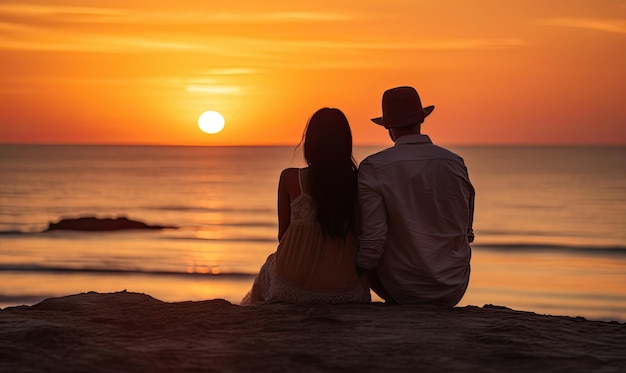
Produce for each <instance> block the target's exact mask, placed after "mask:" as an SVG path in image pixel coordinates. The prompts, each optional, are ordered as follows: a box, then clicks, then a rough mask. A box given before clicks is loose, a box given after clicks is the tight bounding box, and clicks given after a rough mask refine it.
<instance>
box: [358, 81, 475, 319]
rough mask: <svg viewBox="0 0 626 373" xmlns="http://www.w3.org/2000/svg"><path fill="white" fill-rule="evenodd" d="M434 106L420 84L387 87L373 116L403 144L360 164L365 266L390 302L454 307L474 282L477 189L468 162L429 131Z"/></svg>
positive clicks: (361, 263) (361, 261)
mask: <svg viewBox="0 0 626 373" xmlns="http://www.w3.org/2000/svg"><path fill="white" fill-rule="evenodd" d="M434 108H435V107H434V106H428V107H425V108H423V107H422V103H421V100H420V97H419V95H418V93H417V91H416V90H415V89H414V88H412V87H398V88H393V89H390V90H388V91H386V92H385V93H384V95H383V100H382V109H383V116H382V117H380V118H374V119H372V121H373V122H374V123H376V124H378V125H381V126H383V127H385V128H386V129H387V130H388V131H389V135H390V137H391V139H392V140H393V141H394V142H395V144H394V146H392V147H390V148H388V149H385V150H383V151H381V152H379V153H376V154H373V155H370V156H369V157H367V158H366V159H365V160H363V162H362V163H361V165H360V166H359V173H358V180H359V205H360V208H361V235H360V237H359V246H360V247H359V252H358V255H357V268H358V269H359V271H360V272H365V271H367V272H368V274H369V278H370V286H371V288H372V290H374V292H376V293H377V294H378V295H379V296H380V297H381V298H383V299H384V300H386V301H387V302H390V303H399V304H418V303H429V304H438V305H444V306H450V307H452V306H454V305H456V304H457V303H458V302H459V301H460V300H461V298H462V297H463V295H464V294H465V291H466V289H467V285H468V282H469V276H470V257H471V248H470V242H472V241H473V240H474V232H473V229H472V222H473V216H474V195H475V193H474V187H473V186H472V183H471V182H470V180H469V176H468V173H467V168H466V167H465V164H464V162H463V159H462V158H461V157H459V156H458V155H456V154H454V153H452V152H451V151H449V150H446V149H444V148H442V147H439V146H436V145H434V144H433V143H432V141H431V140H430V138H429V137H428V136H427V135H423V134H421V125H422V123H423V122H424V119H425V118H426V117H427V116H428V115H429V114H430V113H431V112H432V111H433V110H434Z"/></svg>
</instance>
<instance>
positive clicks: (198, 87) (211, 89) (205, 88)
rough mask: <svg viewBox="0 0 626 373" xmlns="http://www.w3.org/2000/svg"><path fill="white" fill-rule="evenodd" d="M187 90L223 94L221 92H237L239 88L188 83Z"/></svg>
mask: <svg viewBox="0 0 626 373" xmlns="http://www.w3.org/2000/svg"><path fill="white" fill-rule="evenodd" d="M187 92H193V93H209V94H221V95H223V94H232V93H239V92H240V88H239V87H237V86H219V85H211V86H208V85H190V86H189V87H187Z"/></svg>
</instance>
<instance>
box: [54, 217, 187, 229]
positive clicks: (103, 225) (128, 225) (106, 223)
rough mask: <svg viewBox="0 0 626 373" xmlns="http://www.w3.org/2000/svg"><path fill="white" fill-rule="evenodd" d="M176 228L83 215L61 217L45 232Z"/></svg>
mask: <svg viewBox="0 0 626 373" xmlns="http://www.w3.org/2000/svg"><path fill="white" fill-rule="evenodd" d="M167 228H176V227H168V226H161V225H148V224H146V223H144V222H140V221H135V220H130V219H128V218H125V217H121V218H115V219H111V218H105V219H100V218H96V217H81V218H76V219H61V220H59V222H58V223H52V222H51V223H50V224H49V225H48V229H46V230H45V231H44V232H49V231H55V230H72V231H118V230H126V229H167Z"/></svg>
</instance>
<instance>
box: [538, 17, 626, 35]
mask: <svg viewBox="0 0 626 373" xmlns="http://www.w3.org/2000/svg"><path fill="white" fill-rule="evenodd" d="M539 23H540V24H543V25H548V26H557V27H571V28H579V29H585V30H594V31H604V32H612V33H619V34H624V33H626V21H625V20H611V19H592V18H550V19H543V20H540V21H539Z"/></svg>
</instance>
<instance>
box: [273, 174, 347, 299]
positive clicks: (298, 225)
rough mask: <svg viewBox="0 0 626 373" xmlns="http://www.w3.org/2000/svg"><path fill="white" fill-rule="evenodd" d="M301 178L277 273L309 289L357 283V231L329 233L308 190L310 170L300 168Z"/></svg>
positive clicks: (280, 252) (279, 248) (279, 254)
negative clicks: (332, 234) (336, 235)
mask: <svg viewBox="0 0 626 373" xmlns="http://www.w3.org/2000/svg"><path fill="white" fill-rule="evenodd" d="M297 178H298V185H299V192H300V193H299V194H298V195H297V196H295V198H293V199H292V201H291V203H290V208H291V214H290V225H289V227H288V228H287V230H286V231H285V233H284V235H283V237H282V239H281V241H280V243H279V245H278V249H277V251H276V268H275V269H276V275H277V276H278V277H279V278H281V279H282V280H283V281H287V282H289V283H291V284H293V285H296V286H301V287H304V288H308V289H316V290H336V289H346V288H349V287H353V286H354V285H355V284H356V282H357V280H358V276H357V274H356V269H355V260H356V250H357V239H356V237H355V234H354V233H353V231H349V232H347V233H346V234H345V235H344V236H342V237H335V236H330V235H328V234H325V233H324V231H323V230H322V228H321V226H320V224H319V223H318V222H317V221H316V213H317V206H316V203H315V201H314V200H313V197H312V196H311V195H310V194H309V193H308V190H307V186H306V185H307V182H306V181H307V179H308V173H307V170H306V169H304V170H302V169H298V170H297ZM303 180H304V182H303Z"/></svg>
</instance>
